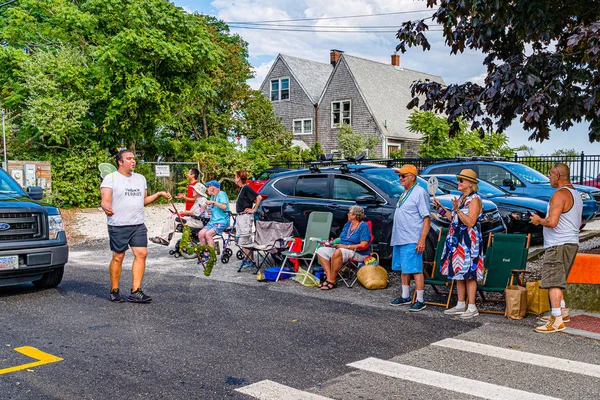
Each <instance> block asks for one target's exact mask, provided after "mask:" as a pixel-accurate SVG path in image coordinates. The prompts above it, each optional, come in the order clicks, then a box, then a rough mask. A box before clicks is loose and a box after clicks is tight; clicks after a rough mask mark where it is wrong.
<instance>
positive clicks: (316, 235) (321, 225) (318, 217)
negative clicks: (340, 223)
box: [275, 211, 333, 281]
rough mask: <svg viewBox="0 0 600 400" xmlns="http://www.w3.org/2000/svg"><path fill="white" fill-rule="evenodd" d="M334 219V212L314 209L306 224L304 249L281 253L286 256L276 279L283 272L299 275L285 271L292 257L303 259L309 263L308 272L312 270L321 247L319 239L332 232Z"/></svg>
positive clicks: (325, 237) (326, 236)
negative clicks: (318, 249)
mask: <svg viewBox="0 0 600 400" xmlns="http://www.w3.org/2000/svg"><path fill="white" fill-rule="evenodd" d="M332 220H333V214H332V213H330V212H323V211H313V212H311V213H310V215H309V216H308V225H307V226H306V234H305V235H304V239H303V241H302V251H300V252H292V251H284V252H282V253H281V254H283V255H284V256H285V258H284V260H283V262H282V263H281V266H280V267H279V272H278V273H277V278H276V279H275V281H278V280H279V278H280V277H281V273H282V272H285V273H286V274H289V275H297V273H295V272H293V271H292V272H289V271H284V267H285V265H286V263H287V261H288V259H290V258H294V259H296V260H298V261H303V262H304V263H308V268H307V272H310V270H311V268H312V265H313V263H314V261H315V257H316V255H315V252H316V251H317V248H318V247H319V243H318V242H319V241H320V240H323V239H327V238H328V237H329V235H330V234H331V221H332Z"/></svg>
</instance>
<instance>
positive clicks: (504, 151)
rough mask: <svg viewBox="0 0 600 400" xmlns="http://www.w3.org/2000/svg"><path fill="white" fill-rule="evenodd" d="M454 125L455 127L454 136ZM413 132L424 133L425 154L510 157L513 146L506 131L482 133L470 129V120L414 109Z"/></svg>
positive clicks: (421, 152)
mask: <svg viewBox="0 0 600 400" xmlns="http://www.w3.org/2000/svg"><path fill="white" fill-rule="evenodd" d="M451 125H452V126H454V127H455V128H454V129H455V131H454V134H453V135H452V136H451V135H449V131H450V129H451ZM408 128H409V130H410V131H411V132H417V133H420V134H422V135H423V142H422V144H421V146H420V147H419V156H420V157H424V158H437V157H442V158H451V157H458V156H499V157H510V156H512V155H513V154H514V150H515V149H512V148H510V147H508V138H507V137H506V135H504V134H502V133H497V132H490V133H487V134H485V135H484V136H483V137H481V136H480V132H479V130H477V129H476V130H469V129H468V123H467V121H465V120H463V119H458V120H456V121H454V122H452V124H449V123H448V120H447V119H446V118H444V117H441V116H438V115H435V114H434V113H432V112H424V111H415V112H413V113H412V114H411V115H410V117H409V119H408Z"/></svg>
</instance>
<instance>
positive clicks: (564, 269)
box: [540, 243, 579, 289]
mask: <svg viewBox="0 0 600 400" xmlns="http://www.w3.org/2000/svg"><path fill="white" fill-rule="evenodd" d="M578 249H579V245H578V244H575V243H566V244H561V245H560V246H552V247H548V248H547V249H546V252H545V254H544V263H543V264H542V284H541V285H540V287H541V288H543V289H548V288H561V289H566V288H567V277H568V276H569V272H571V267H573V263H574V262H575V256H576V255H577V250H578Z"/></svg>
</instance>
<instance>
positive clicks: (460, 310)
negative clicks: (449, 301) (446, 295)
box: [444, 306, 467, 315]
mask: <svg viewBox="0 0 600 400" xmlns="http://www.w3.org/2000/svg"><path fill="white" fill-rule="evenodd" d="M465 311H467V306H464V307H458V306H454V307H452V308H449V309H447V310H444V314H446V315H459V314H462V313H464V312H465Z"/></svg>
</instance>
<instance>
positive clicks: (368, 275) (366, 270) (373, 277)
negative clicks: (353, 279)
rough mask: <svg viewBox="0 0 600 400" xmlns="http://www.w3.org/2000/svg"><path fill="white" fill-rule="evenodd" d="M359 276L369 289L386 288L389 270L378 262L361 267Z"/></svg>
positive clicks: (360, 280)
mask: <svg viewBox="0 0 600 400" xmlns="http://www.w3.org/2000/svg"><path fill="white" fill-rule="evenodd" d="M357 277H358V281H359V282H360V283H361V284H362V285H363V286H364V287H365V288H367V289H385V288H386V287H387V284H388V278H387V271H386V270H385V268H383V267H382V266H381V265H378V264H368V265H365V266H363V267H360V268H359V270H358V273H357Z"/></svg>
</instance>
